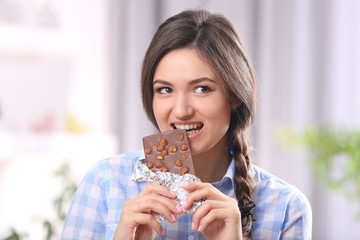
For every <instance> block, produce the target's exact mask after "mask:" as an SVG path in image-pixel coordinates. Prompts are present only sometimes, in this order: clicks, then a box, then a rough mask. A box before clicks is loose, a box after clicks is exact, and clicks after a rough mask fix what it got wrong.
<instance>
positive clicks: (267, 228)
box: [61, 151, 312, 240]
mask: <svg viewBox="0 0 360 240" xmlns="http://www.w3.org/2000/svg"><path fill="white" fill-rule="evenodd" d="M141 158H144V155H143V153H142V151H138V152H129V153H124V154H121V155H118V156H115V157H112V158H108V159H105V160H102V161H100V162H98V163H97V164H96V165H95V166H94V167H93V168H92V169H90V171H89V172H88V173H87V174H86V176H85V177H84V179H83V180H82V182H81V183H80V185H79V187H78V189H77V192H76V193H75V196H74V198H73V200H72V203H71V206H70V209H69V213H68V215H67V218H66V220H65V224H64V228H63V231H62V237H61V239H64V240H66V239H112V238H113V235H114V232H115V229H116V227H117V223H118V221H119V219H120V215H121V210H122V206H123V203H124V202H125V201H126V200H127V199H132V198H135V197H136V196H137V195H138V194H139V193H140V192H141V191H142V190H143V189H144V187H145V186H146V184H147V183H146V182H135V181H132V180H131V175H132V173H133V169H134V166H135V164H136V162H137V161H138V160H139V159H141ZM234 170H235V164H234V161H233V162H232V163H231V164H230V166H229V168H228V170H227V172H226V174H225V176H224V177H223V179H222V180H221V181H219V182H216V183H212V185H213V186H214V187H216V188H218V189H219V190H220V191H221V192H222V193H224V194H226V195H228V196H231V197H233V198H235V194H234V187H233V186H234V183H233V181H234ZM250 174H251V175H252V176H253V177H254V180H255V183H256V189H255V192H254V193H253V196H252V199H253V201H254V202H255V203H256V207H255V208H254V210H253V211H254V218H255V219H256V221H255V222H254V224H253V229H252V239H311V224H312V223H311V221H312V216H311V207H310V204H309V202H308V200H307V199H306V197H305V196H304V195H303V194H302V193H301V192H300V191H299V190H297V189H296V188H295V187H294V186H291V185H290V184H288V183H286V182H284V181H282V180H280V179H278V178H276V177H275V176H273V175H271V174H269V173H267V172H265V171H264V170H262V169H260V168H259V167H257V166H255V165H252V167H251V169H250ZM191 223H192V215H186V216H183V217H180V218H179V219H178V221H177V222H176V223H172V224H171V223H169V222H167V221H162V222H161V225H162V226H163V229H164V231H165V237H160V236H157V237H156V239H204V237H203V236H202V234H201V233H200V232H197V231H192V230H191Z"/></svg>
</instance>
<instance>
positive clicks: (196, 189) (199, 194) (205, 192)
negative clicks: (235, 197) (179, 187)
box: [182, 183, 224, 209]
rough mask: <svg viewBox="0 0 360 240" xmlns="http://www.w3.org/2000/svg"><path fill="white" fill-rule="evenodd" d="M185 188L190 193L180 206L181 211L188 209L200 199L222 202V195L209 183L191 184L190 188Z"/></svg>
mask: <svg viewBox="0 0 360 240" xmlns="http://www.w3.org/2000/svg"><path fill="white" fill-rule="evenodd" d="M186 188H187V189H189V190H190V193H189V195H188V196H187V198H186V201H185V203H184V204H183V206H182V207H183V209H190V207H191V205H192V204H193V203H194V202H195V201H200V200H202V199H212V200H219V201H221V200H224V197H223V194H222V193H221V192H220V191H219V190H217V189H216V188H214V187H213V186H212V185H211V184H209V183H201V184H198V183H196V184H191V186H190V185H189V186H186ZM184 189H185V188H184ZM187 189H185V190H187Z"/></svg>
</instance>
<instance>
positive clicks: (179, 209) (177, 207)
mask: <svg viewBox="0 0 360 240" xmlns="http://www.w3.org/2000/svg"><path fill="white" fill-rule="evenodd" d="M176 209H177V210H178V211H179V212H182V211H183V210H184V209H183V208H182V207H181V206H179V205H176Z"/></svg>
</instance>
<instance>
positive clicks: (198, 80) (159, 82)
mask: <svg viewBox="0 0 360 240" xmlns="http://www.w3.org/2000/svg"><path fill="white" fill-rule="evenodd" d="M202 82H210V83H216V81H215V80H213V79H211V78H207V77H203V78H197V79H194V80H191V81H190V82H189V85H195V84H199V83H202ZM155 84H163V85H168V86H172V84H171V83H170V82H168V81H165V80H162V79H156V80H155V81H154V82H153V85H155Z"/></svg>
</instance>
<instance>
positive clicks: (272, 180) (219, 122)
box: [62, 10, 311, 239]
mask: <svg viewBox="0 0 360 240" xmlns="http://www.w3.org/2000/svg"><path fill="white" fill-rule="evenodd" d="M141 88H142V97H143V105H144V108H145V110H146V113H147V115H148V117H149V119H150V120H151V121H152V122H153V124H154V125H155V126H156V127H157V128H158V129H159V130H160V131H161V132H163V131H167V130H171V129H175V128H182V129H187V134H188V138H189V141H190V146H191V154H192V158H193V161H194V167H195V172H196V174H197V176H198V177H199V178H200V179H201V181H202V182H201V183H190V184H185V185H183V186H182V187H183V188H184V189H186V190H188V191H189V192H190V194H189V195H188V197H187V199H186V202H185V203H184V204H183V205H181V206H180V205H176V204H175V202H174V201H173V199H174V198H176V194H175V193H174V192H172V191H170V189H168V188H166V187H164V186H160V185H156V184H147V183H138V182H134V181H132V180H131V179H130V177H131V175H132V172H133V169H134V166H135V164H136V162H137V161H138V160H139V159H142V158H144V155H143V153H142V151H139V152H130V153H125V154H122V155H119V156H116V157H113V158H109V159H105V160H103V161H101V162H99V163H98V164H97V165H96V166H95V167H94V168H93V169H92V170H91V171H90V172H89V173H88V174H87V176H86V177H85V179H84V180H83V182H82V183H81V184H80V186H79V188H78V190H77V193H76V194H75V196H74V199H73V202H72V205H71V207H70V210H69V214H68V216H67V220H66V222H65V226H64V230H63V235H62V238H63V239H74V238H75V239H87V238H89V239H90V238H91V239H93V238H95V239H98V238H99V239H101V238H104V237H105V238H106V239H112V238H113V239H154V238H156V239H162V238H164V239H204V238H205V239H243V238H252V239H280V238H284V239H285V238H286V239H310V238H311V208H310V205H309V203H308V201H307V199H306V198H305V197H304V196H303V194H301V193H300V192H299V191H298V190H297V189H296V188H295V187H293V186H291V185H289V184H287V183H285V182H283V181H282V180H280V179H278V178H276V177H275V176H272V175H270V174H268V173H266V172H265V171H263V170H262V169H260V168H258V167H256V166H254V165H251V159H250V155H249V152H248V149H249V146H248V143H247V139H246V130H247V128H248V127H249V126H250V125H251V124H252V122H253V120H254V115H255V102H256V84H255V78H254V73H253V69H252V66H251V63H250V61H249V59H248V56H247V54H246V52H245V49H244V45H243V44H242V42H241V40H240V38H239V35H238V33H237V31H236V30H235V28H234V26H233V25H232V24H231V22H230V21H229V20H227V19H226V18H225V17H224V16H222V15H219V14H213V13H210V12H208V11H204V10H197V11H184V12H182V13H180V14H178V15H175V16H173V17H171V18H169V19H167V20H166V21H165V22H164V23H163V24H162V25H160V27H159V28H158V30H157V32H156V33H155V35H154V37H153V39H152V41H151V43H150V46H149V48H148V50H147V52H146V55H145V58H144V61H143V67H142V76H141ZM202 199H205V201H204V203H203V204H202V205H201V206H200V207H199V208H198V209H197V210H196V212H195V213H194V214H193V215H185V216H183V217H180V218H178V219H176V217H174V215H175V214H180V213H181V212H182V211H183V210H184V209H189V208H190V207H191V205H192V204H193V203H194V202H195V201H198V200H202ZM153 213H159V214H161V215H163V216H164V218H165V220H164V221H161V222H159V221H158V220H157V219H156V217H155V216H154V214H153ZM254 219H256V221H254Z"/></svg>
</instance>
